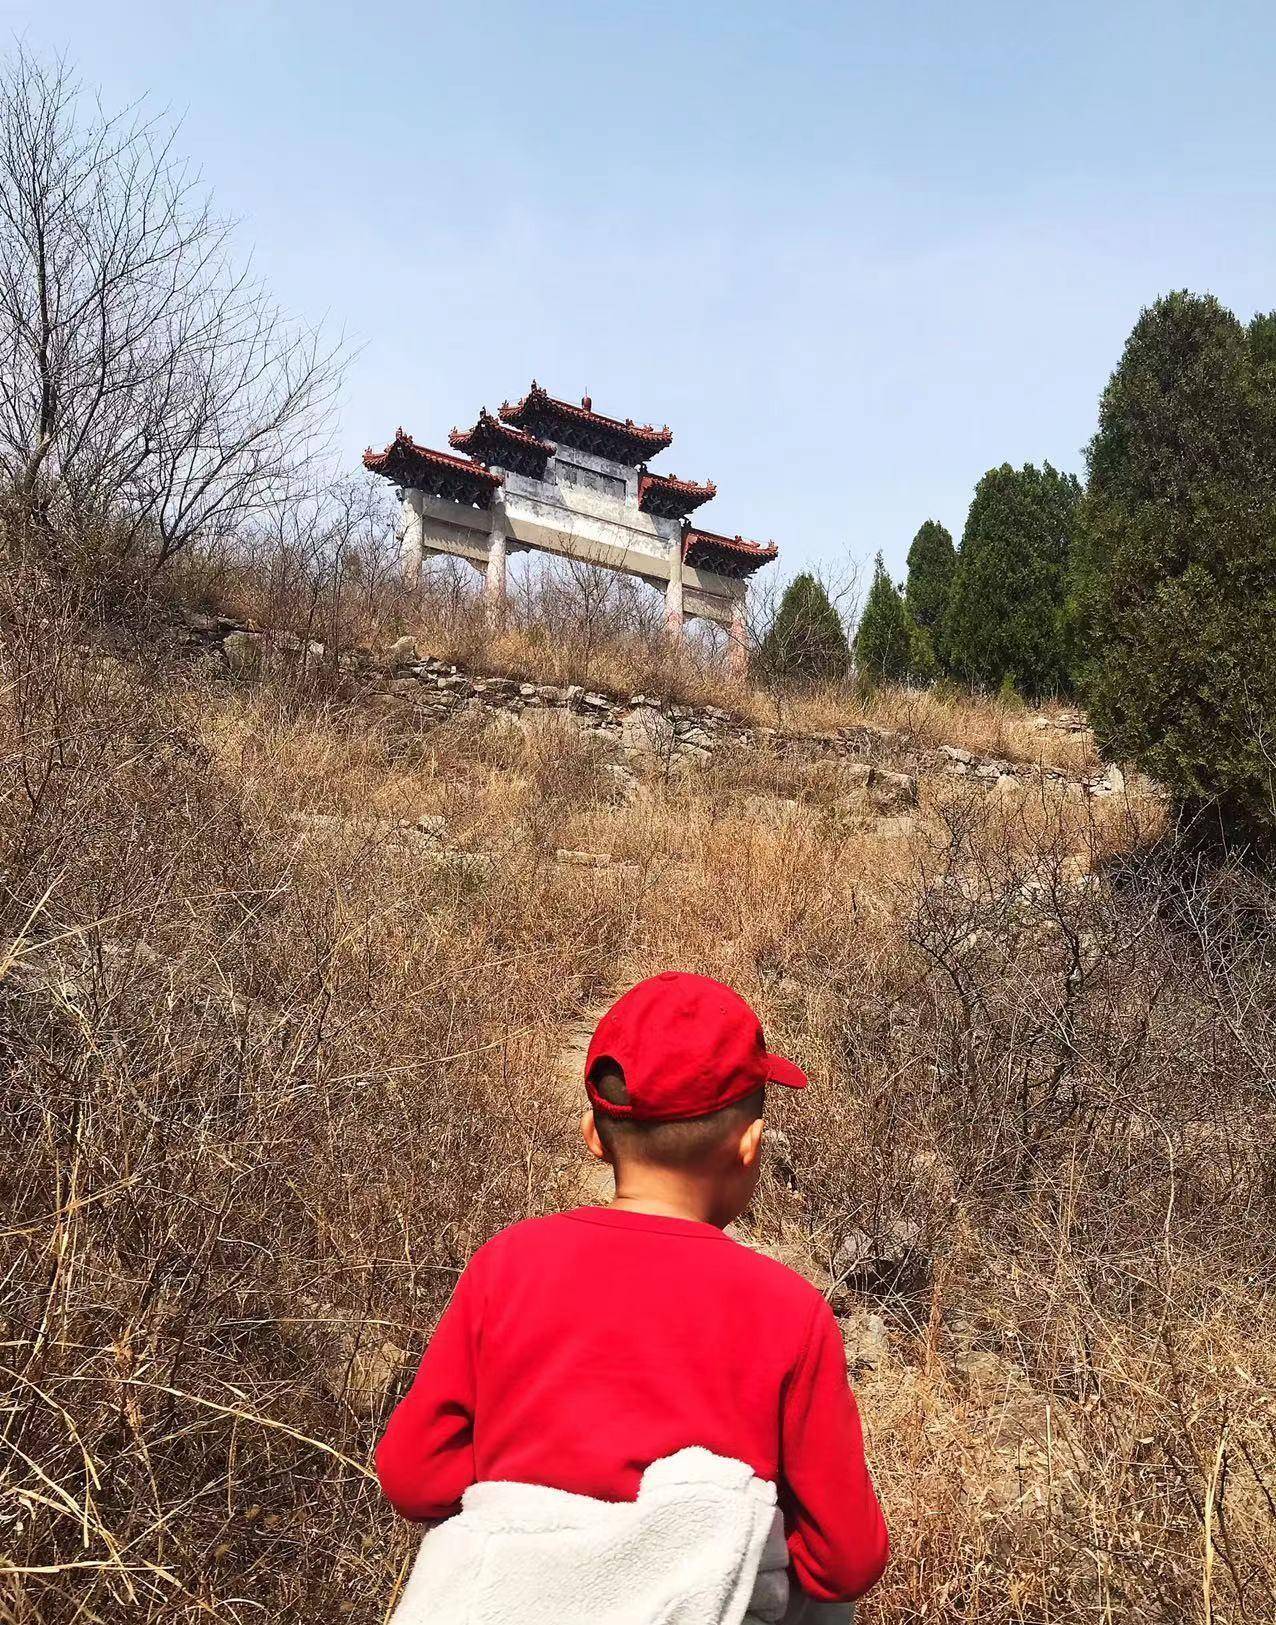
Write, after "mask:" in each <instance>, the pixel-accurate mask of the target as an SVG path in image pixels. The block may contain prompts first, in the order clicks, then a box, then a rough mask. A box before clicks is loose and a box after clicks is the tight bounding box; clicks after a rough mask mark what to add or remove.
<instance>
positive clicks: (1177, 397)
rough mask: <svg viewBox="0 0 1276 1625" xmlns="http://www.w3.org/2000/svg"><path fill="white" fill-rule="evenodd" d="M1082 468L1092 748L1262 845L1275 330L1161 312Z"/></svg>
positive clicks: (1186, 305) (1273, 585)
mask: <svg viewBox="0 0 1276 1625" xmlns="http://www.w3.org/2000/svg"><path fill="white" fill-rule="evenodd" d="M1089 459H1090V488H1089V493H1088V495H1087V498H1086V502H1085V506H1084V509H1083V514H1082V523H1081V536H1080V542H1079V545H1078V548H1077V559H1076V567H1075V569H1074V582H1073V586H1074V609H1075V615H1074V624H1075V628H1076V631H1077V634H1078V638H1077V641H1078V644H1079V649H1080V657H1081V658H1080V662H1079V670H1080V674H1081V683H1082V689H1083V693H1084V695H1085V698H1086V701H1087V704H1088V706H1089V710H1090V717H1091V721H1092V722H1093V724H1094V728H1095V732H1096V735H1097V737H1098V739H1099V742H1100V745H1101V747H1102V748H1103V750H1104V753H1105V754H1106V755H1107V756H1109V757H1111V758H1114V759H1116V760H1119V761H1127V762H1133V763H1135V764H1136V765H1138V766H1140V767H1142V768H1144V769H1145V770H1146V771H1147V772H1149V773H1151V774H1152V775H1153V776H1154V777H1155V778H1157V779H1159V780H1161V781H1162V782H1163V783H1164V784H1165V785H1166V786H1167V787H1169V788H1170V789H1171V790H1172V791H1173V792H1174V793H1175V794H1176V796H1177V797H1178V799H1179V801H1180V802H1181V803H1183V804H1185V805H1186V806H1187V807H1188V808H1189V809H1191V810H1201V809H1204V808H1207V807H1208V808H1209V809H1210V810H1211V812H1213V813H1214V814H1216V815H1217V817H1218V818H1219V819H1220V820H1221V826H1222V828H1223V830H1224V831H1225V832H1226V833H1227V834H1228V835H1229V836H1235V837H1238V838H1241V839H1245V840H1256V841H1257V842H1259V843H1260V844H1262V845H1264V846H1268V847H1271V846H1276V646H1274V645H1273V639H1272V627H1273V625H1276V317H1272V316H1260V317H1257V318H1256V319H1255V320H1254V321H1253V322H1252V323H1251V324H1250V326H1249V328H1248V329H1246V328H1245V327H1244V326H1243V325H1242V324H1241V323H1240V322H1239V321H1238V320H1237V319H1236V317H1235V316H1233V315H1232V313H1231V312H1230V311H1228V310H1226V309H1224V308H1223V306H1221V305H1220V304H1219V303H1218V301H1217V300H1216V299H1213V298H1212V297H1208V296H1206V297H1199V296H1196V295H1191V294H1187V293H1174V294H1170V295H1169V296H1168V297H1166V298H1163V299H1160V300H1158V301H1157V302H1156V303H1155V304H1154V305H1153V306H1152V307H1151V308H1150V309H1148V310H1145V311H1144V312H1143V313H1142V315H1141V316H1140V317H1139V320H1138V322H1137V323H1136V324H1135V326H1134V330H1133V332H1132V333H1131V335H1130V338H1129V340H1128V342H1127V344H1126V346H1125V351H1124V353H1123V355H1122V357H1121V361H1120V363H1119V365H1118V366H1117V369H1116V371H1115V372H1114V373H1113V375H1112V378H1111V381H1110V382H1109V384H1108V386H1107V389H1106V390H1105V391H1104V394H1103V397H1102V400H1101V402H1100V408H1099V427H1098V432H1097V433H1096V434H1095V437H1094V439H1093V440H1092V441H1091V443H1090V447H1089ZM1211 827H1217V826H1213V825H1212V826H1211Z"/></svg>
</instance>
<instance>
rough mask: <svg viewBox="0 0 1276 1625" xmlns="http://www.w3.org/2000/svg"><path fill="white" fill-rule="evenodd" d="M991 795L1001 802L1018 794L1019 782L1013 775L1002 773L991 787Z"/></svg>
mask: <svg viewBox="0 0 1276 1625" xmlns="http://www.w3.org/2000/svg"><path fill="white" fill-rule="evenodd" d="M992 789H993V794H994V795H995V796H997V797H998V798H999V799H1001V800H1005V799H1006V798H1008V797H1010V796H1013V795H1017V794H1018V793H1019V780H1018V779H1017V778H1015V776H1014V774H1013V773H1002V774H1000V775H999V776H998V779H997V782H996V784H994V785H993V787H992Z"/></svg>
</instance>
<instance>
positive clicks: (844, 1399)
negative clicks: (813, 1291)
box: [780, 1303, 889, 1602]
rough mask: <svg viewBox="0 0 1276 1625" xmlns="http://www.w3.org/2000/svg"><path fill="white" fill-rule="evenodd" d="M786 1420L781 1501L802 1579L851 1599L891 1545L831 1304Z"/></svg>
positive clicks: (820, 1313) (811, 1587)
mask: <svg viewBox="0 0 1276 1625" xmlns="http://www.w3.org/2000/svg"><path fill="white" fill-rule="evenodd" d="M780 1425H781V1439H780V1451H781V1455H780V1478H781V1499H782V1505H783V1508H784V1512H785V1522H786V1524H787V1526H788V1531H789V1536H788V1539H789V1558H790V1561H791V1562H792V1565H793V1571H794V1574H795V1576H796V1578H797V1581H798V1584H799V1585H800V1586H801V1587H802V1589H803V1590H804V1591H806V1592H807V1593H809V1595H811V1596H813V1597H816V1598H818V1599H819V1600H820V1601H822V1602H851V1601H853V1600H854V1598H856V1597H859V1596H861V1595H862V1594H863V1593H864V1592H865V1591H867V1590H868V1588H869V1587H870V1586H871V1585H872V1584H873V1583H874V1582H875V1581H876V1580H877V1579H878V1578H879V1577H880V1576H881V1573H882V1571H883V1569H885V1567H886V1561H887V1558H888V1556H889V1545H888V1542H887V1537H886V1524H885V1522H884V1521H883V1518H882V1512H881V1508H880V1507H879V1506H878V1504H877V1496H876V1494H875V1492H874V1490H873V1481H872V1479H871V1478H870V1477H869V1472H868V1464H867V1462H866V1461H865V1460H864V1440H863V1435H862V1433H861V1431H860V1418H859V1411H858V1409H857V1408H856V1404H855V1399H854V1396H853V1395H852V1393H851V1390H850V1385H849V1384H848V1382H847V1378H846V1354H845V1351H844V1349H843V1346H842V1334H841V1332H840V1331H839V1329H838V1324H837V1321H836V1320H835V1319H834V1318H833V1312H832V1310H831V1309H830V1308H829V1307H828V1305H827V1304H826V1303H820V1304H818V1305H817V1306H816V1310H815V1318H814V1322H813V1324H812V1326H811V1329H810V1331H809V1333H808V1336H807V1343H806V1348H805V1349H804V1350H803V1353H802V1357H801V1359H800V1360H799V1362H798V1364H797V1366H796V1368H795V1370H794V1372H793V1375H792V1377H791V1378H790V1380H789V1384H788V1387H787V1389H786V1391H785V1396H784V1403H783V1410H782V1414H781V1424H780Z"/></svg>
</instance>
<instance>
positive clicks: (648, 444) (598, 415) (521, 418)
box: [500, 378, 673, 457]
mask: <svg viewBox="0 0 1276 1625" xmlns="http://www.w3.org/2000/svg"><path fill="white" fill-rule="evenodd" d="M500 415H501V417H502V418H503V419H504V421H505V422H506V423H516V424H520V425H521V424H523V423H525V422H533V423H545V424H550V423H552V422H553V421H554V419H555V418H557V419H559V420H560V421H561V422H565V423H567V424H578V425H580V426H581V427H582V428H588V429H592V430H594V431H595V432H596V433H597V434H599V435H601V436H603V437H605V438H608V439H613V440H614V441H616V443H617V445H618V447H622V448H623V449H625V450H626V451H633V452H634V453H635V456H636V457H642V456H648V457H649V456H652V455H653V454H654V453H655V452H658V451H663V450H664V448H665V447H666V446H667V445H669V444H670V442H671V441H672V440H673V431H672V430H671V429H670V428H669V426H668V424H666V425H665V426H664V427H663V428H660V429H657V428H656V427H655V426H654V425H653V424H650V423H635V422H634V420H633V419H632V418H625V419H623V421H622V419H620V418H612V417H608V416H607V415H606V414H605V413H603V412H595V411H594V409H593V402H592V401H591V400H590V399H589V396H588V395H586V396H585V398H584V400H583V401H582V402H581V404H580V405H579V406H577V405H575V404H574V403H573V402H571V401H560V400H559V399H558V398H557V396H554V395H551V394H550V393H549V392H548V390H545V389H542V388H541V386H540V385H539V384H538V383H537V382H536V380H535V379H534V378H533V379H532V387H531V388H530V389H529V390H528V392H527V394H526V395H524V396H523V398H522V400H520V401H516V402H515V403H514V405H513V406H511V405H510V403H509V402H508V401H503V402H502V403H501V414H500ZM564 438H565V437H564Z"/></svg>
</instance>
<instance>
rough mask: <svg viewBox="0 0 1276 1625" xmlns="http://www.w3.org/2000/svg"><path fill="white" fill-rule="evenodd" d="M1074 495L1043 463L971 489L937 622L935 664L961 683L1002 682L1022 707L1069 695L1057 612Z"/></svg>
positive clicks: (1069, 482) (1061, 616)
mask: <svg viewBox="0 0 1276 1625" xmlns="http://www.w3.org/2000/svg"><path fill="white" fill-rule="evenodd" d="M1080 497H1081V487H1080V485H1079V484H1078V482H1077V480H1076V477H1075V476H1074V475H1071V474H1060V473H1059V472H1058V470H1057V469H1054V468H1051V466H1050V464H1049V463H1047V464H1046V465H1045V466H1044V468H1035V467H1033V465H1032V464H1031V463H1026V464H1025V465H1024V466H1023V468H1018V469H1016V468H1011V466H1010V465H1009V463H1003V464H1002V465H1001V467H1000V468H992V469H989V471H988V472H987V473H986V474H985V475H984V477H983V478H982V479H981V480H980V482H979V484H978V485H977V486H976V487H975V496H974V500H973V501H972V502H971V505H970V513H969V516H968V517H967V520H966V528H965V531H964V532H963V533H962V540H961V550H960V551H959V553H958V555H957V569H956V573H955V574H954V577H953V583H952V590H951V593H950V596H949V602H948V610H947V614H946V615H945V618H944V628H943V651H944V656H945V664H946V665H947V667H948V669H949V670H950V671H951V672H952V674H953V675H954V676H955V677H957V678H959V679H960V680H962V681H963V682H967V683H971V684H973V685H975V686H977V687H980V688H986V689H996V688H999V687H1000V686H1001V684H1002V682H1003V681H1004V680H1005V679H1006V678H1009V679H1010V681H1011V682H1012V683H1013V684H1014V687H1015V689H1016V691H1017V692H1018V693H1020V694H1023V695H1026V696H1028V697H1029V698H1032V699H1039V698H1041V697H1042V696H1044V695H1046V694H1052V693H1057V692H1059V691H1061V690H1063V689H1066V688H1067V687H1068V686H1069V672H1068V662H1067V644H1066V637H1065V624H1064V623H1065V604H1066V599H1067V590H1068V581H1069V576H1068V562H1069V551H1070V548H1071V543H1072V537H1073V533H1074V531H1075V528H1076V517H1077V506H1078V503H1079V501H1080Z"/></svg>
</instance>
